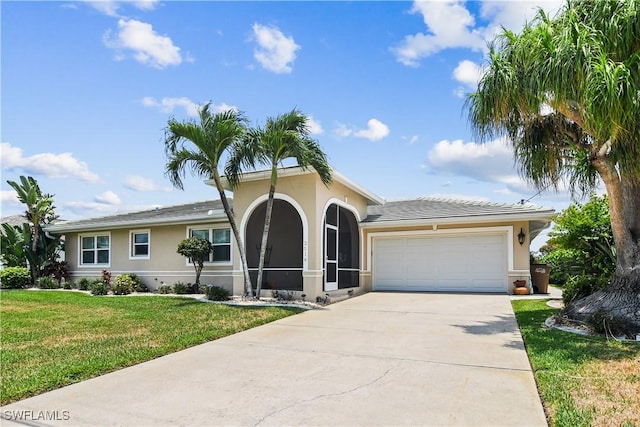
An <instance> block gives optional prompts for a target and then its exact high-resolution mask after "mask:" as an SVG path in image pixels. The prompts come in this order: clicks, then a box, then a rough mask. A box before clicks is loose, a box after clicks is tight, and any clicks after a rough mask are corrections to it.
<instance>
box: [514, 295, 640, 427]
mask: <svg viewBox="0 0 640 427" xmlns="http://www.w3.org/2000/svg"><path fill="white" fill-rule="evenodd" d="M546 302H547V301H546V300H515V301H512V303H513V307H514V310H515V313H516V317H517V319H518V324H519V325H520V331H521V332H522V336H523V338H524V341H525V345H526V349H527V353H528V355H529V360H530V362H531V366H532V367H533V370H534V375H535V378H536V382H537V384H538V390H539V392H540V397H541V399H542V403H543V405H544V408H545V412H546V414H547V419H548V421H549V425H551V426H571V427H580V426H599V425H611V426H613V425H615V426H640V345H638V344H636V343H629V342H627V343H623V342H619V341H616V340H613V339H606V338H604V337H595V336H581V335H577V334H574V333H569V332H564V331H560V330H557V329H546V328H545V327H544V326H543V323H544V321H545V320H546V319H547V318H549V317H550V316H552V315H553V314H555V313H556V312H557V311H558V310H556V309H552V308H550V307H549V306H547V304H546Z"/></svg>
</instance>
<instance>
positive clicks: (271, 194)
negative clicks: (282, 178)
mask: <svg viewBox="0 0 640 427" xmlns="http://www.w3.org/2000/svg"><path fill="white" fill-rule="evenodd" d="M275 174H277V171H274V170H272V172H271V186H270V187H269V198H268V199H267V211H266V212H265V215H264V229H263V230H262V242H261V243H260V260H259V262H258V283H257V284H256V286H257V291H256V296H257V297H258V299H260V291H261V290H262V275H263V272H264V259H265V255H266V253H267V240H268V239H269V227H270V226H271V213H272V212H273V197H274V194H275V192H276V183H275V180H276V178H275V176H274V175H275Z"/></svg>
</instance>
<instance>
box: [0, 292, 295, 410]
mask: <svg viewBox="0 0 640 427" xmlns="http://www.w3.org/2000/svg"><path fill="white" fill-rule="evenodd" d="M300 311H301V309H296V308H289V307H261V308H248V307H233V306H227V305H219V304H207V303H204V302H200V301H196V300H194V299H190V298H179V297H162V296H151V295H150V296H130V297H92V296H90V295H87V294H84V293H80V292H69V291H17V290H16V291H0V342H1V344H2V346H1V348H0V374H1V378H2V381H1V388H0V403H1V404H7V403H10V402H13V401H16V400H20V399H24V398H26V397H29V396H34V395H37V394H40V393H43V392H45V391H49V390H53V389H56V388H59V387H62V386H64V385H67V384H71V383H75V382H78V381H82V380H85V379H88V378H91V377H95V376H98V375H101V374H104V373H107V372H111V371H114V370H117V369H120V368H123V367H126V366H130V365H134V364H136V363H140V362H143V361H146V360H150V359H154V358H156V357H159V356H162V355H165V354H168V353H172V352H175V351H178V350H181V349H184V348H187V347H190V346H193V345H196V344H200V343H204V342H206V341H211V340H215V339H217V338H221V337H224V336H227V335H231V334H233V333H236V332H239V331H242V330H245V329H249V328H253V327H255V326H258V325H262V324H264V323H268V322H272V321H274V320H277V319H280V318H283V317H287V316H289V315H292V314H295V313H299V312H300Z"/></svg>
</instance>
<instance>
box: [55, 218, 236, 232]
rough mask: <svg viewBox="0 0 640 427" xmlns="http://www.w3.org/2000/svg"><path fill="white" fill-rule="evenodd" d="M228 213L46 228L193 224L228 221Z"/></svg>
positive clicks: (60, 225)
mask: <svg viewBox="0 0 640 427" xmlns="http://www.w3.org/2000/svg"><path fill="white" fill-rule="evenodd" d="M228 220H229V219H228V218H227V215H226V214H222V215H221V214H216V215H208V214H205V215H200V216H197V217H193V216H190V217H170V218H153V219H139V220H134V221H114V222H107V223H101V224H100V223H95V224H73V223H71V222H70V223H68V224H56V225H52V226H50V227H46V228H45V229H44V230H45V231H46V232H47V233H66V232H70V231H92V230H113V229H121V228H132V227H138V226H142V225H146V226H151V225H174V224H193V223H200V222H203V221H210V222H223V221H228Z"/></svg>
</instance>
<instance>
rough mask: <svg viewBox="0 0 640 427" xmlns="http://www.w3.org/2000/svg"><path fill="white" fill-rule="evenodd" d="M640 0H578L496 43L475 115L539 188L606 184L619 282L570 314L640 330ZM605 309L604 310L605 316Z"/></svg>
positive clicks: (483, 131)
mask: <svg viewBox="0 0 640 427" xmlns="http://www.w3.org/2000/svg"><path fill="white" fill-rule="evenodd" d="M639 62H640V1H637V0H628V1H618V0H581V1H573V0H569V1H568V2H567V3H566V5H565V6H564V7H563V9H562V10H561V11H560V12H559V13H558V15H556V16H555V17H553V18H550V17H548V16H547V15H545V14H544V13H543V12H542V11H540V12H539V13H538V15H537V18H536V19H535V20H534V21H533V22H531V23H530V24H528V25H526V26H525V27H524V29H523V31H522V33H520V34H514V33H512V32H509V31H504V32H503V33H502V34H501V35H500V36H499V37H498V38H497V39H496V40H495V41H494V43H493V44H492V45H491V47H490V52H489V58H488V65H487V67H486V72H485V74H484V75H483V77H482V79H481V81H480V83H479V86H478V89H477V92H476V93H473V94H471V95H469V97H468V98H467V106H468V107H469V111H470V122H471V124H472V126H473V128H474V130H475V131H476V133H477V134H478V135H479V136H480V138H481V139H483V140H487V139H490V138H495V137H500V136H507V137H509V139H510V140H511V143H512V144H513V146H514V151H515V156H516V159H517V161H518V162H519V166H520V171H521V174H522V175H523V176H524V177H526V178H528V179H529V180H530V181H531V182H532V183H533V184H534V185H535V186H536V187H538V188H539V189H544V188H547V187H550V186H551V187H555V188H558V184H559V183H560V182H562V181H567V182H568V183H569V185H570V187H571V189H572V190H580V191H582V192H588V191H589V190H592V189H593V188H594V187H595V185H596V184H597V183H598V179H599V180H601V181H602V182H603V183H604V185H605V187H606V190H607V194H608V196H609V203H610V205H609V206H610V208H609V209H610V216H611V226H612V231H613V236H614V240H615V246H616V254H617V262H616V273H615V276H614V279H613V280H612V282H611V284H610V285H609V286H608V287H606V288H605V289H603V290H602V291H599V292H597V293H595V294H593V295H590V296H589V297H586V298H584V299H581V300H578V301H575V302H573V303H572V304H571V305H569V306H568V307H567V309H566V310H565V314H566V315H568V316H569V317H571V318H574V319H579V320H587V319H589V318H593V317H594V316H595V315H596V314H597V315H598V316H600V315H605V316H607V317H608V318H610V319H613V321H612V323H614V322H616V323H618V324H620V325H621V326H620V328H621V329H623V330H625V331H627V332H629V331H631V330H633V329H635V330H636V331H638V332H640V298H639V297H640V215H639V214H638V212H640V65H639ZM596 317H597V316H596Z"/></svg>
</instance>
